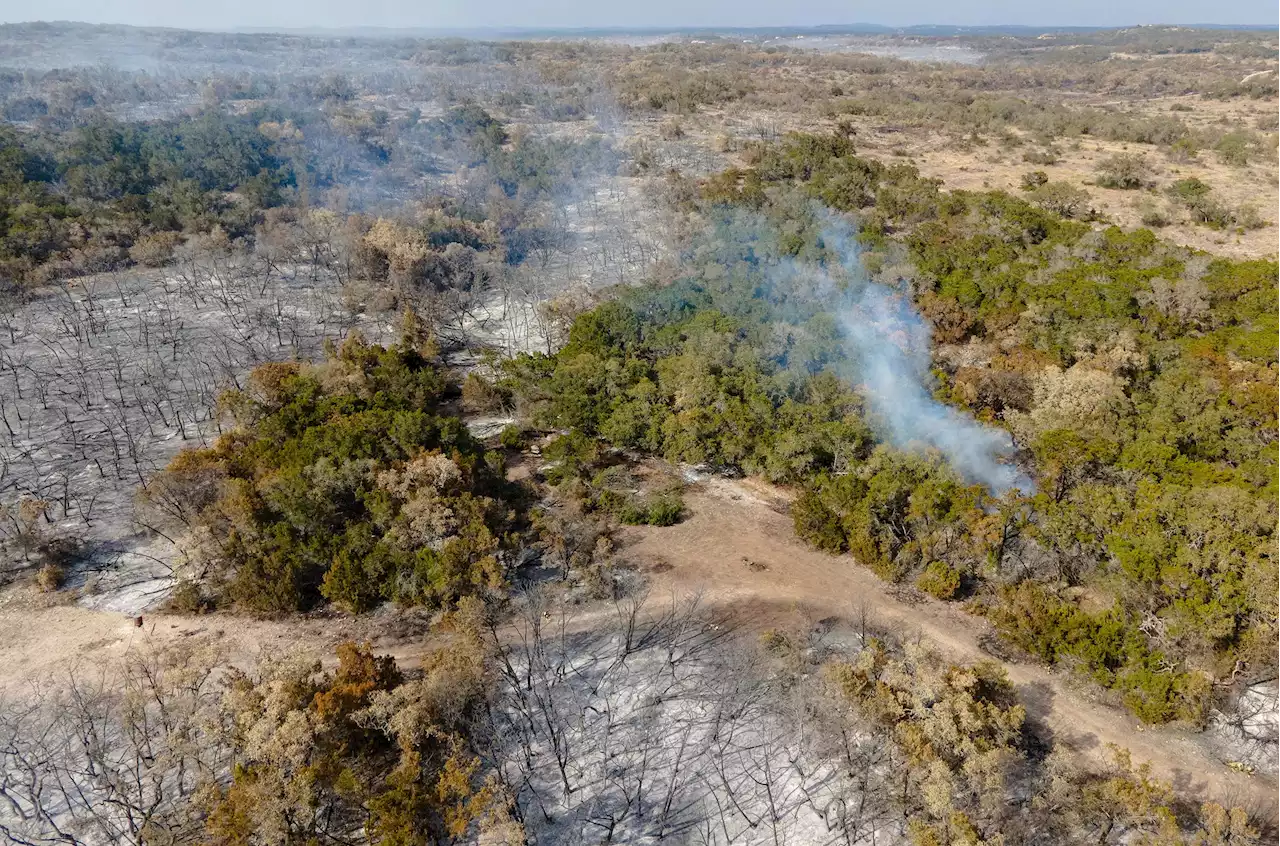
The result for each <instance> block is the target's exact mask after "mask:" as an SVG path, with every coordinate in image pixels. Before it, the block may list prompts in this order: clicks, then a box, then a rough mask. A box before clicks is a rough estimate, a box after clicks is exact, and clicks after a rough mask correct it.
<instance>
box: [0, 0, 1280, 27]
mask: <svg viewBox="0 0 1280 846" xmlns="http://www.w3.org/2000/svg"><path fill="white" fill-rule="evenodd" d="M1278 8H1280V7H1278V6H1277V4H1276V3H1274V2H1266V3H1264V2H1261V0H1223V2H1216V3H1209V2H1204V0H1172V2H1161V0H1131V2H1121V3H1116V2H1107V0H1086V1H1085V2H1079V3H1072V4H1062V5H1059V6H1057V7H1055V8H1052V9H1047V8H1045V7H1041V6H1038V5H1036V4H1026V3H1014V2H1011V0H990V2H983V3H959V4H956V3H942V2H939V0H904V2H900V3H897V4H895V5H894V7H893V9H892V11H891V12H886V10H885V9H884V8H883V7H873V6H870V5H863V4H847V3H838V2H834V0H798V2H795V3H791V4H788V5H786V6H785V7H784V8H779V7H778V6H777V5H776V4H764V3H753V2H750V0H747V2H734V0H693V2H689V1H688V0H685V2H681V0H653V2H650V3H647V4H645V5H644V6H643V7H642V8H636V7H634V6H627V7H621V8H620V7H616V6H609V5H607V4H597V3H591V2H587V0H547V2H544V3H542V4H539V5H538V6H537V8H536V9H534V8H531V7H530V6H528V5H527V4H524V3H521V2H518V0H489V2H480V3H464V2H460V0H446V2H437V3H427V4H420V5H419V4H413V3H409V2H405V0H370V2H367V3H364V4H360V5H358V6H357V5H353V4H350V3H340V2H336V0H316V2H304V0H284V2H276V3H269V4H268V3H261V2H250V0H225V2H222V3H218V4H207V3H200V4H196V3H190V2H172V0H170V2H163V3H162V2H157V0H105V2H101V0H99V2H92V0H45V2H44V3H43V4H41V5H40V7H39V14H38V16H37V17H33V16H32V14H31V12H32V11H33V9H32V5H31V4H30V2H28V0H0V23H24V22H32V21H35V20H40V21H75V22H81V23H91V24H124V25H131V26H163V27H176V28H185V29H206V30H208V29H213V30H236V29H317V28H318V29H359V28H389V29H495V28H496V29H539V28H544V29H650V28H672V29H678V28H695V27H697V28H702V27H724V28H734V27H810V26H824V25H829V26H851V25H856V24H874V25H881V26H889V27H907V26H927V25H937V26H970V27H974V26H977V27H981V26H1030V27H1044V28H1052V27H1067V26H1090V27H1121V26H1135V25H1151V24H1164V25H1175V26H1176V25H1183V26H1190V25H1196V24H1203V25H1218V26H1232V25H1235V26H1250V25H1252V26H1259V25H1271V24H1272V23H1273V22H1280V14H1278Z"/></svg>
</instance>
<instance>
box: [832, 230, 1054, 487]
mask: <svg viewBox="0 0 1280 846" xmlns="http://www.w3.org/2000/svg"><path fill="white" fill-rule="evenodd" d="M823 240H824V242H825V244H826V246H827V247H828V248H832V249H834V250H835V251H836V252H837V254H838V255H839V257H840V262H841V264H842V265H843V267H844V269H845V271H846V273H847V274H848V277H849V279H850V280H851V281H850V285H849V287H848V288H847V289H846V293H845V296H844V302H843V303H842V307H841V309H840V312H839V318H840V323H841V326H842V328H843V329H844V334H845V340H846V344H847V347H848V349H847V351H848V353H849V357H850V358H851V359H852V360H853V361H854V363H855V366H856V368H857V371H856V372H857V374H858V378H859V380H860V381H861V383H862V388H863V392H864V394H865V397H866V400H867V402H868V404H869V405H870V406H871V409H872V410H873V411H874V412H875V413H876V415H877V416H878V417H879V418H880V423H881V425H882V427H883V429H884V431H883V435H884V436H885V437H887V439H888V440H889V441H890V442H891V443H892V444H893V445H894V446H897V447H900V448H903V449H919V448H922V447H923V448H928V447H932V448H934V449H937V450H938V451H939V452H941V453H942V454H943V455H944V456H945V457H946V458H947V460H948V461H949V462H950V463H951V465H952V466H953V467H954V468H955V469H956V471H957V472H958V473H960V474H961V475H962V476H963V477H964V478H965V479H967V480H968V481H970V482H974V483H978V484H982V485H985V486H986V487H987V488H988V489H989V490H990V491H991V492H992V493H993V494H995V495H997V496H999V495H1002V494H1004V493H1006V492H1007V491H1009V490H1012V489H1014V488H1017V489H1019V490H1021V491H1023V492H1025V493H1031V492H1032V491H1033V490H1034V487H1035V486H1034V483H1033V482H1032V481H1031V479H1030V478H1028V477H1027V476H1026V474H1024V473H1022V472H1021V471H1019V470H1018V468H1017V467H1016V466H1015V465H1013V464H1011V463H1008V461H1009V459H1011V457H1012V456H1013V453H1014V451H1015V448H1014V444H1013V438H1012V437H1011V436H1010V435H1009V433H1008V432H1006V431H1004V430H1003V429H999V428H997V427H994V426H986V425H983V424H982V423H979V422H978V421H976V420H974V419H972V418H971V417H968V416H967V415H965V414H964V413H962V412H960V411H958V410H956V409H954V408H951V407H949V406H946V405H944V404H942V403H940V402H938V401H937V400H935V399H934V398H933V395H932V393H931V390H930V386H931V383H932V380H933V377H932V375H931V374H930V372H929V364H930V352H929V339H930V327H929V324H928V323H927V322H926V321H925V320H924V319H923V318H921V316H920V315H919V314H917V313H916V311H915V309H914V308H913V307H912V305H911V302H910V299H909V298H908V297H907V295H906V293H905V292H902V291H895V290H892V289H890V288H887V287H885V286H883V285H879V284H877V283H875V282H872V281H870V280H869V279H867V277H866V273H865V271H864V270H863V268H862V262H861V258H860V252H859V249H858V245H857V243H856V241H854V239H853V237H852V233H851V232H849V231H848V227H847V226H846V225H844V224H843V223H840V222H835V221H833V222H832V223H831V225H830V226H829V227H828V228H827V231H825V232H824V233H823Z"/></svg>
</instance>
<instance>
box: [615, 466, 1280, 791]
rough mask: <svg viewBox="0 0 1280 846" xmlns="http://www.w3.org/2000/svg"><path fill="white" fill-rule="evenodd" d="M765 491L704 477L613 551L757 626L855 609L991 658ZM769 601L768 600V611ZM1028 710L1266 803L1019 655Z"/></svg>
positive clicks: (1179, 780) (1191, 750)
mask: <svg viewBox="0 0 1280 846" xmlns="http://www.w3.org/2000/svg"><path fill="white" fill-rule="evenodd" d="M776 496H777V494H776V493H773V492H771V491H770V490H769V489H768V488H764V487H762V486H759V485H753V484H751V483H750V482H749V481H748V482H738V481H728V480H721V479H712V480H709V481H707V482H705V483H703V484H701V485H699V486H697V487H695V488H692V489H691V490H690V491H689V492H688V493H687V495H686V498H685V502H686V504H687V506H688V509H689V516H688V517H687V518H686V519H685V520H684V521H683V522H681V523H679V524H677V525H675V526H670V527H666V528H660V529H655V528H651V527H635V528H628V529H625V530H624V532H623V536H622V543H621V544H620V552H621V554H622V555H623V556H624V557H625V558H628V559H630V560H632V561H634V562H636V563H637V565H639V566H641V567H642V568H644V569H647V570H648V572H649V573H650V577H651V578H652V579H653V582H654V587H655V589H657V590H659V591H661V590H663V589H671V590H676V591H693V590H702V591H703V592H704V594H705V596H706V600H707V601H708V602H709V603H712V604H721V603H749V602H754V603H758V604H759V606H760V608H761V627H762V628H763V627H764V626H766V625H769V624H770V622H769V620H768V619H765V618H767V617H771V616H773V617H776V618H777V619H779V620H780V621H781V620H782V619H784V618H785V617H786V614H787V613H788V610H789V609H791V610H790V613H791V614H792V615H793V617H799V616H802V615H807V616H809V617H810V618H811V619H814V620H816V619H820V618H822V617H826V616H833V615H834V616H841V617H845V618H853V619H856V618H857V616H858V615H859V614H860V613H861V611H862V609H863V608H865V609H866V610H867V612H868V614H869V616H870V617H871V618H872V619H873V620H874V621H875V622H876V623H878V624H880V625H882V626H884V625H887V626H890V627H892V628H894V629H896V630H897V631H898V632H899V633H900V635H901V636H902V637H904V638H909V637H911V636H912V634H913V633H915V634H918V635H919V636H921V637H923V638H924V639H926V640H928V641H930V642H931V643H932V644H934V645H935V646H936V647H937V648H938V650H939V651H940V652H941V653H943V654H944V655H946V656H947V657H948V658H949V659H951V660H955V661H964V662H968V661H978V660H994V659H993V658H992V657H991V656H990V655H989V654H987V653H986V652H984V651H983V650H982V648H981V647H980V646H979V641H980V638H982V636H983V635H984V634H985V633H987V632H988V631H989V628H988V626H987V625H986V623H985V622H984V621H982V620H980V619H977V618H975V617H973V616H971V615H968V614H965V613H964V612H962V611H960V610H959V609H957V608H955V607H954V606H952V605H948V604H947V603H943V602H939V601H935V600H927V601H919V602H916V601H911V600H904V599H902V598H898V597H897V596H895V595H894V594H893V593H892V592H891V591H892V587H891V586H890V585H888V584H886V583H885V582H883V581H881V580H880V579H879V578H877V577H876V576H875V575H874V574H873V573H871V571H869V570H867V569H866V568H864V567H860V566H858V565H857V564H855V563H854V561H853V560H852V559H851V558H850V557H849V556H834V555H828V554H826V553H823V552H820V551H818V550H814V549H811V548H809V547H807V546H806V545H804V544H803V543H802V542H801V541H799V540H798V539H797V538H796V537H795V534H794V532H793V530H792V526H791V519H790V518H789V517H787V516H785V515H784V514H782V513H779V510H778V506H779V505H780V503H779V502H778V501H777V500H776V499H775V497H776ZM769 609H773V610H772V612H770V610H769ZM1003 663H1004V666H1005V668H1006V670H1007V672H1008V674H1009V678H1010V680H1011V681H1012V682H1013V683H1014V684H1015V685H1016V686H1017V687H1018V690H1019V693H1020V694H1021V696H1022V698H1023V701H1024V702H1025V704H1026V706H1027V709H1028V713H1029V715H1030V717H1031V718H1032V719H1034V720H1036V721H1037V722H1038V723H1040V724H1041V725H1043V726H1044V727H1046V728H1047V729H1048V730H1049V731H1051V732H1052V734H1053V737H1054V740H1055V742H1056V743H1059V744H1064V745H1066V746H1067V747H1069V748H1071V749H1074V750H1077V751H1079V752H1081V753H1084V754H1086V755H1089V756H1093V757H1095V758H1097V759H1102V758H1103V757H1104V756H1105V755H1106V746H1107V744H1115V745H1117V746H1122V747H1125V748H1127V749H1129V750H1130V752H1132V754H1133V758H1134V761H1135V762H1139V763H1140V762H1146V763H1149V764H1150V765H1151V768H1152V770H1153V773H1154V774H1155V775H1157V776H1158V777H1160V778H1162V779H1165V780H1168V781H1171V782H1172V783H1173V784H1174V786H1175V788H1176V789H1177V790H1178V791H1179V792H1180V793H1182V794H1183V795H1186V796H1191V797H1196V798H1202V799H1206V800H1208V799H1212V800H1214V801H1218V802H1222V803H1230V804H1243V805H1245V806H1246V807H1250V808H1257V809H1259V810H1261V811H1265V812H1267V813H1268V815H1274V813H1275V809H1276V796H1277V785H1276V782H1275V781H1274V780H1272V779H1270V778H1267V777H1265V776H1261V775H1254V776H1248V775H1245V774H1243V773H1237V772H1235V771H1233V770H1231V769H1229V768H1228V767H1227V766H1226V764H1225V763H1224V762H1222V761H1219V760H1217V759H1216V758H1214V757H1213V756H1212V755H1211V754H1210V753H1209V752H1208V751H1207V749H1206V748H1205V746H1204V745H1203V744H1202V743H1201V742H1200V740H1199V739H1198V738H1197V737H1196V736H1195V735H1194V734H1191V733H1189V732H1185V731H1178V730H1172V729H1153V728H1146V729H1144V728H1143V727H1142V726H1141V724H1140V723H1139V722H1138V720H1137V719H1135V718H1133V717H1132V716H1129V715H1128V714H1125V713H1124V712H1122V711H1121V710H1119V709H1118V708H1114V707H1110V706H1107V705H1103V704H1098V703H1094V702H1090V701H1087V699H1086V698H1085V697H1084V696H1083V695H1081V694H1080V693H1079V692H1075V691H1073V690H1070V689H1069V688H1068V686H1067V684H1066V683H1065V681H1066V680H1065V679H1064V678H1063V676H1062V675H1061V674H1058V673H1054V672H1051V671H1049V670H1048V669H1047V668H1045V667H1041V666H1038V665H1035V664H1030V663H1011V662H1003Z"/></svg>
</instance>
